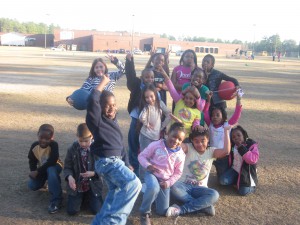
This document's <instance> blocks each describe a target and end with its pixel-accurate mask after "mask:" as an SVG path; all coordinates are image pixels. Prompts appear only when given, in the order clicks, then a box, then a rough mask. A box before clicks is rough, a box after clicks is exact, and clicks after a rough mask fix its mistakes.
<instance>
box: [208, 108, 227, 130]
mask: <svg viewBox="0 0 300 225" xmlns="http://www.w3.org/2000/svg"><path fill="white" fill-rule="evenodd" d="M211 122H212V124H213V125H214V126H217V125H220V124H222V123H223V122H224V121H223V116H222V112H221V110H219V109H214V110H213V111H212V113H211Z"/></svg>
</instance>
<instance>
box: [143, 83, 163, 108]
mask: <svg viewBox="0 0 300 225" xmlns="http://www.w3.org/2000/svg"><path fill="white" fill-rule="evenodd" d="M146 91H152V92H153V93H154V95H155V108H156V109H157V110H159V111H160V100H159V97H158V93H157V90H156V88H155V86H154V85H153V84H147V85H145V87H144V88H143V89H142V93H141V101H140V112H142V110H143V108H144V107H145V106H147V105H148V103H147V102H146V100H145V93H146Z"/></svg>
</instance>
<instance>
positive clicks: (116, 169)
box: [86, 75, 142, 225]
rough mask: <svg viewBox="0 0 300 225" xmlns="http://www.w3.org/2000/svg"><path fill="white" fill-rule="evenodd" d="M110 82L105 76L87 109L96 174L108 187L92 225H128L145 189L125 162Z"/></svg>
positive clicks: (92, 94)
mask: <svg viewBox="0 0 300 225" xmlns="http://www.w3.org/2000/svg"><path fill="white" fill-rule="evenodd" d="M109 81H110V79H109V78H108V76H106V75H105V76H103V78H102V81H101V82H100V84H99V85H98V86H97V87H96V88H95V89H94V90H93V91H92V93H91V96H90V98H89V102H88V106H87V115H86V124H87V126H88V128H89V130H90V131H91V133H92V134H93V137H94V143H93V144H92V145H91V151H92V153H93V154H94V155H95V157H96V162H95V171H96V172H97V173H98V174H101V175H102V176H103V178H104V179H105V181H106V183H107V186H108V193H107V195H106V198H105V201H104V203H103V206H102V208H101V210H100V212H98V213H97V215H96V216H95V218H94V220H93V222H92V224H94V225H96V224H122V225H125V224H126V221H127V217H128V215H129V214H130V212H131V210H132V208H133V205H134V202H135V200H136V198H137V197H138V194H139V192H140V190H141V186H142V185H141V182H140V181H139V179H138V178H137V177H136V175H135V174H134V173H133V172H132V171H131V170H130V169H129V168H128V167H126V166H125V165H124V162H123V161H122V160H121V158H122V154H123V152H124V147H123V136H122V132H121V129H120V127H119V125H118V121H117V119H116V113H117V107H116V99H115V96H114V95H113V94H112V93H111V92H109V91H105V90H104V87H105V86H106V85H107V84H108V83H109Z"/></svg>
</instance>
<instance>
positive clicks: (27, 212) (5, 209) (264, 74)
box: [0, 46, 300, 225]
mask: <svg viewBox="0 0 300 225" xmlns="http://www.w3.org/2000/svg"><path fill="white" fill-rule="evenodd" d="M97 56H99V53H84V52H75V53H73V52H51V51H50V50H48V51H44V50H42V49H35V48H15V47H2V46H1V47H0V104H1V111H0V118H1V123H0V132H1V134H0V140H1V145H0V159H1V172H0V173H1V176H0V177H1V183H0V196H1V202H0V208H1V211H0V221H1V222H0V224H89V223H90V222H91V220H92V217H93V216H92V215H90V214H89V213H88V212H86V211H83V212H82V213H81V214H80V215H79V216H77V217H69V216H68V215H67V214H66V212H65V210H62V211H61V212H59V213H57V214H55V215H49V214H48V213H47V205H48V193H47V192H46V191H38V192H31V191H29V190H28V189H27V186H26V185H27V175H28V160H27V154H28V151H29V147H30V145H31V143H32V142H33V141H35V140H36V132H37V129H38V127H39V125H40V124H42V123H51V124H53V125H54V127H55V129H56V131H55V139H56V140H57V141H58V143H59V145H60V154H61V158H62V159H64V157H65V154H66V151H67V148H68V146H69V145H70V144H71V143H72V142H73V141H74V139H75V129H76V126H77V124H78V123H81V122H83V121H84V118H85V113H84V111H77V110H74V109H73V108H71V107H69V106H68V105H67V104H66V102H65V97H66V96H68V95H69V94H70V93H72V91H73V90H75V89H76V88H78V87H79V86H80V85H81V84H82V82H83V81H84V79H85V78H86V76H87V74H88V71H89V69H90V65H91V62H92V60H93V59H94V58H95V57H97ZM101 56H103V55H101ZM119 57H120V59H123V57H125V55H119ZM147 60H148V56H137V57H136V60H135V61H136V64H137V66H136V68H137V69H139V70H141V69H142V68H143V66H144V65H145V63H146V61H147ZM201 60H202V57H201V56H199V57H198V61H199V62H201ZM178 61H179V58H178V57H171V61H170V67H171V68H173V67H174V66H176V65H177V64H178ZM109 65H110V68H111V69H113V67H112V66H111V64H109ZM216 68H217V69H219V70H221V71H223V72H225V73H227V74H228V75H231V76H234V77H236V78H237V79H238V80H239V81H240V83H241V85H242V87H243V89H244V92H245V93H246V94H245V97H244V99H243V109H244V111H243V113H242V118H241V120H240V124H241V125H242V126H244V127H245V128H246V129H247V131H248V133H249V134H250V136H251V137H252V138H253V139H255V140H258V141H259V143H260V161H259V164H258V175H259V187H258V190H257V193H256V194H254V195H252V196H248V197H240V196H238V195H237V194H236V192H235V190H234V189H232V188H224V187H220V186H218V185H217V184H216V177H215V172H214V171H212V174H211V178H210V186H211V187H213V188H215V189H217V190H218V191H219V192H220V195H221V197H220V200H219V201H218V203H217V204H216V211H217V214H216V216H215V217H212V218H207V217H198V216H197V215H188V216H185V217H180V218H179V219H178V221H177V222H178V223H177V224H200V223H201V224H300V213H299V207H300V198H299V186H300V179H299V178H300V175H299V174H300V166H299V158H300V157H299V149H300V147H299V146H300V141H299V132H300V128H299V124H300V118H299V115H300V107H299V98H300V92H299V85H300V82H299V81H300V62H299V61H296V60H286V59H283V61H282V62H280V63H278V62H272V61H271V59H267V58H264V59H262V58H261V59H259V58H258V57H257V59H256V60H255V61H244V60H230V59H225V57H224V58H222V57H218V58H217V59H216ZM138 74H139V72H138ZM125 79H126V78H122V79H121V81H119V82H118V84H117V87H116V89H115V94H116V98H117V103H118V108H119V122H120V124H121V127H122V128H123V129H122V131H123V134H124V144H125V146H127V143H126V140H127V132H128V127H129V122H130V120H129V116H128V113H127V110H126V108H127V102H128V98H129V91H128V90H127V88H126V83H125V81H126V80H125ZM169 99H170V98H169ZM169 102H170V101H169ZM234 104H235V102H234V101H230V102H229V103H228V105H229V109H228V111H229V112H228V114H229V115H231V113H232V111H233V107H234ZM63 186H65V182H63ZM139 204H140V198H139V199H138V201H137V203H136V206H135V208H134V210H133V212H132V215H131V216H130V218H129V220H128V224H139V218H138V207H139ZM173 223H174V220H173V219H166V218H162V217H157V216H154V218H153V224H166V225H167V224H173Z"/></svg>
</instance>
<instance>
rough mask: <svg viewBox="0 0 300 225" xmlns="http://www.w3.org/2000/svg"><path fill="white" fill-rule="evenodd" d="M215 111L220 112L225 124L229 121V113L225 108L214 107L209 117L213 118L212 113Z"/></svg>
mask: <svg viewBox="0 0 300 225" xmlns="http://www.w3.org/2000/svg"><path fill="white" fill-rule="evenodd" d="M214 110H220V111H221V114H222V118H223V123H224V122H225V121H227V112H226V110H225V109H224V108H223V107H218V106H214V107H212V108H211V109H210V110H209V117H210V118H211V117H212V113H213V111H214Z"/></svg>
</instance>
